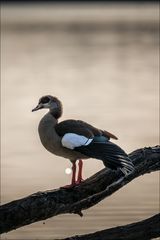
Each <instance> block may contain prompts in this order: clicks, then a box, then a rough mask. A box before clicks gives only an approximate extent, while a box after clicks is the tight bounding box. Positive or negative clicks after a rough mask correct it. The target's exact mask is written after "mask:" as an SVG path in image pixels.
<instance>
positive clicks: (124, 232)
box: [61, 214, 160, 240]
mask: <svg viewBox="0 0 160 240" xmlns="http://www.w3.org/2000/svg"><path fill="white" fill-rule="evenodd" d="M159 236H160V214H157V215H155V216H153V217H150V218H148V219H146V220H143V221H140V222H137V223H132V224H128V225H125V226H120V227H114V228H110V229H106V230H102V231H98V232H95V233H91V234H85V235H81V236H74V237H69V238H65V239H61V240H106V239H107V240H115V239H118V240H135V239H140V240H149V239H153V238H157V237H159Z"/></svg>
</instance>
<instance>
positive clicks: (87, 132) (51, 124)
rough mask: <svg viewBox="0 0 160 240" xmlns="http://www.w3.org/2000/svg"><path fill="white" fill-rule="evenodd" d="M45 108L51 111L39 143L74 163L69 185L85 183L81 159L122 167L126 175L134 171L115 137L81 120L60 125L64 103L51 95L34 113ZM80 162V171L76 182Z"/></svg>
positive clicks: (41, 122)
mask: <svg viewBox="0 0 160 240" xmlns="http://www.w3.org/2000/svg"><path fill="white" fill-rule="evenodd" d="M42 108H47V109H49V112H48V113H47V114H46V115H44V117H43V118H42V119H41V121H40V123H39V127H38V132H39V136H40V140H41V142H42V144H43V146H44V147H45V148H46V149H47V150H48V151H49V152H51V153H53V154H55V155H58V156H62V157H64V158H67V159H69V160H70V161H71V162H72V180H71V184H70V185H69V186H75V185H76V184H79V183H81V182H82V167H83V162H82V159H87V158H96V159H100V160H102V161H103V163H104V165H105V166H106V167H108V168H110V169H113V170H115V169H117V168H120V169H121V171H122V172H123V173H124V174H125V175H126V174H129V173H131V172H132V171H133V170H134V166H133V164H132V162H131V161H130V159H129V157H128V155H127V154H126V153H125V152H124V151H123V150H122V149H121V148H120V147H119V146H117V145H116V144H114V143H112V142H110V138H113V139H117V137H116V136H114V135H113V134H111V133H109V132H107V131H104V130H100V129H98V128H95V127H93V126H92V125H90V124H88V123H86V122H83V121H80V120H72V119H70V120H65V121H62V122H60V123H58V119H59V118H60V117H61V115H62V104H61V102H60V100H59V99H57V98H56V97H53V96H51V95H46V96H43V97H41V98H40V100H39V102H38V105H37V106H36V107H35V108H34V109H33V110H32V112H34V111H37V110H39V109H42ZM77 160H79V164H78V165H79V171H78V178H77V180H76V161H77Z"/></svg>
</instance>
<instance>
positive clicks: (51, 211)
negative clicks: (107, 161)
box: [0, 146, 160, 233]
mask: <svg viewBox="0 0 160 240" xmlns="http://www.w3.org/2000/svg"><path fill="white" fill-rule="evenodd" d="M129 156H130V158H131V160H132V161H133V163H134V165H135V171H134V173H132V174H130V175H128V176H127V177H123V175H122V173H121V171H120V170H117V171H112V170H109V169H106V168H105V169H103V170H101V171H100V172H98V173H96V174H95V175H93V176H92V177H90V178H88V179H87V180H86V181H84V182H83V183H82V184H80V185H79V186H76V187H74V188H71V189H63V188H60V189H55V190H50V191H45V192H37V193H35V194H32V195H30V196H28V197H25V198H23V199H19V200H15V201H12V202H10V203H7V204H5V205H2V206H1V207H0V232H1V233H4V232H8V231H11V230H13V229H17V228H19V227H22V226H25V225H28V224H31V223H34V222H37V221H41V220H45V219H47V218H50V217H53V216H56V215H59V214H65V213H75V214H78V215H80V216H82V210H84V209H87V208H89V207H92V206H93V205H95V204H97V203H98V202H99V201H101V200H103V199H104V198H105V197H107V196H110V195H111V194H112V193H114V192H115V191H117V190H118V189H120V188H121V187H123V186H124V185H126V184H127V183H129V182H130V181H132V180H133V179H135V178H136V177H138V176H140V175H143V174H146V173H150V172H153V171H157V170H160V147H159V146H156V147H149V148H143V149H139V150H136V151H134V152H132V153H131V154H130V155H129Z"/></svg>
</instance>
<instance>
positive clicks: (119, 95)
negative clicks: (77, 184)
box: [1, 1, 159, 240]
mask: <svg viewBox="0 0 160 240" xmlns="http://www.w3.org/2000/svg"><path fill="white" fill-rule="evenodd" d="M139 2H140V1H139ZM1 11H2V12H1V13H2V15H1V20H2V23H1V109H2V118H1V130H2V133H1V138H2V141H1V202H2V204H3V203H6V202H9V201H12V200H15V199H18V198H22V197H24V196H27V195H29V194H32V193H34V192H37V191H44V190H47V189H53V188H58V187H60V186H63V185H66V184H68V183H69V182H70V177H71V176H70V175H69V176H68V175H66V174H65V169H66V168H68V167H70V162H69V161H67V160H66V159H63V158H60V157H56V156H54V155H52V154H50V153H49V152H47V151H46V150H45V149H44V148H43V146H42V145H41V143H40V140H39V136H38V132H37V127H38V123H39V121H40V119H41V118H42V116H43V115H44V114H45V110H42V111H38V112H36V113H31V109H32V108H33V107H35V106H36V105H37V102H38V99H39V98H40V97H41V96H42V95H45V94H51V95H55V96H57V97H58V98H59V99H60V100H61V101H62V102H63V106H64V113H63V117H62V119H61V120H64V119H67V118H75V119H82V120H84V121H87V122H89V123H91V124H93V125H94V126H96V127H99V128H102V129H106V130H108V131H110V132H112V133H113V134H115V135H116V136H118V137H119V140H118V142H117V144H118V145H120V146H121V147H122V148H123V149H124V150H125V151H126V152H127V153H129V152H131V151H133V150H135V149H137V148H141V147H147V146H154V145H157V144H158V81H159V62H158V58H159V49H158V41H159V39H158V24H159V22H158V21H159V16H158V3H154V2H152V1H151V3H149V2H148V3H146V2H143V3H139V4H138V3H136V2H132V3H127V2H126V3H120V2H119V3H114V4H113V3H112V4H111V3H105V2H103V3H102V2H101V3H95V2H94V3H93V2H92V3H91V2H90V3H85V4H82V3H77V4H75V3H68V4H67V3H61V4H58V3H56V2H55V3H46V4H44V3H43V4H42V3H39V4H38V3H37V4H35V3H34V4H33V3H32V4H25V3H23V4H20V3H16V4H13V3H12V4H11V3H10V4H6V3H3V4H2V9H1ZM102 168H103V164H102V163H101V162H100V161H97V160H94V159H90V160H87V161H85V163H84V177H85V178H87V177H89V176H91V175H92V174H94V173H95V172H97V171H99V170H100V169H102ZM158 198H159V194H158V173H151V174H148V175H145V176H142V177H139V178H138V179H136V180H134V181H133V182H131V183H129V184H128V185H127V186H125V187H124V188H122V189H121V190H120V191H118V192H116V193H115V194H113V195H112V196H111V197H109V198H107V199H105V200H104V201H102V202H101V203H99V204H98V205H96V206H94V207H92V208H91V209H89V210H87V211H84V217H83V218H80V217H79V216H74V215H69V214H66V215H62V216H58V217H54V218H51V219H48V220H46V221H45V224H43V223H44V222H39V223H35V224H32V225H28V226H25V227H23V228H20V229H18V230H15V231H12V232H10V233H8V234H4V235H3V236H2V239H17V240H18V239H21V240H25V239H28V240H31V239H32V240H33V239H44V240H45V239H54V238H62V237H67V236H71V235H76V234H85V233H89V232H94V231H98V230H101V229H105V228H110V227H114V226H118V225H123V224H127V223H131V222H136V221H139V220H142V219H145V218H147V217H150V216H152V215H153V214H155V213H157V212H158V208H159V204H158V200H159V199H158Z"/></svg>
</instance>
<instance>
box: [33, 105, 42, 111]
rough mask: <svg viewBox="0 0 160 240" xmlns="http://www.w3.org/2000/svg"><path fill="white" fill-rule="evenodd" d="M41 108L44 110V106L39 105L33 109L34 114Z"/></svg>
mask: <svg viewBox="0 0 160 240" xmlns="http://www.w3.org/2000/svg"><path fill="white" fill-rule="evenodd" d="M41 108H43V106H42V104H38V105H37V106H36V107H35V108H33V109H32V112H35V111H37V110H39V109H41Z"/></svg>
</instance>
